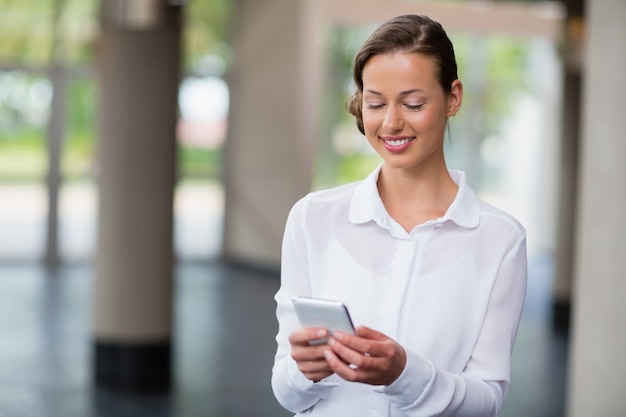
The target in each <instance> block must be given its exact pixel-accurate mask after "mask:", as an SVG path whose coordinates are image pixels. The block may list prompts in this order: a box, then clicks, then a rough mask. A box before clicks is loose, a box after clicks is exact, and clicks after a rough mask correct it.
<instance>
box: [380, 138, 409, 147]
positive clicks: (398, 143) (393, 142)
mask: <svg viewBox="0 0 626 417" xmlns="http://www.w3.org/2000/svg"><path fill="white" fill-rule="evenodd" d="M409 141H410V139H409V138H406V139H398V140H386V141H385V142H387V143H388V144H389V145H391V146H402V145H405V144H407V143H409Z"/></svg>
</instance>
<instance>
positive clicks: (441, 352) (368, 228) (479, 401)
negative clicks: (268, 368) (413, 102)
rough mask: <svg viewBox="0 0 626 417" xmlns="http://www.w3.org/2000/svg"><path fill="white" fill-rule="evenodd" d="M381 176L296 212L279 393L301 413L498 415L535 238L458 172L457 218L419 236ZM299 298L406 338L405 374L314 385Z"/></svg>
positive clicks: (284, 291)
mask: <svg viewBox="0 0 626 417" xmlns="http://www.w3.org/2000/svg"><path fill="white" fill-rule="evenodd" d="M379 172H380V167H379V168H378V169H376V170H375V171H374V172H372V173H371V174H370V175H369V176H368V177H367V178H366V179H365V180H364V181H361V182H357V183H353V184H349V185H345V186H341V187H337V188H333V189H330V190H324V191H318V192H314V193H310V194H309V195H307V196H306V197H304V198H303V199H301V200H300V201H299V202H297V203H296V204H295V205H294V207H293V208H292V210H291V212H290V214H289V217H288V219H287V224H286V228H285V234H284V239H283V248H282V265H281V287H280V289H279V290H278V292H277V293H276V296H275V300H276V303H277V310H276V314H277V318H278V323H279V331H278V334H277V336H276V341H277V343H278V349H277V352H276V357H275V363H274V367H273V371H272V388H273V390H274V394H275V396H276V398H277V400H278V401H279V402H280V404H281V405H282V406H283V407H285V408H286V409H288V410H290V411H292V412H294V413H298V414H297V415H304V414H306V415H310V416H325V417H328V416H338V417H349V416H355V417H357V416H358V417H366V416H376V417H379V416H394V417H395V416H440V415H441V416H481V417H486V416H496V415H498V413H499V411H500V408H501V406H502V402H503V400H504V397H505V395H506V393H507V391H508V388H509V383H510V379H509V373H510V357H511V351H512V349H513V343H514V341H515V336H516V333H517V328H518V325H519V320H520V316H521V312H522V307H523V304H524V298H525V294H526V270H527V260H526V231H525V229H524V227H523V226H522V225H521V224H520V223H519V222H517V221H516V220H515V219H514V218H512V217H511V216H510V215H508V214H506V213H504V212H503V211H501V210H498V209H496V208H494V207H492V206H490V205H488V204H487V203H485V202H482V201H480V200H479V199H478V198H477V196H476V195H475V194H474V192H473V191H472V190H471V189H470V187H469V186H468V184H467V181H466V179H465V174H464V173H463V172H460V171H454V170H451V171H450V174H451V175H452V178H453V179H454V181H455V182H456V183H457V184H458V186H459V189H458V192H457V196H456V198H455V200H454V202H453V203H452V204H451V205H450V207H449V209H448V211H447V212H446V214H445V215H444V216H443V217H441V218H439V219H437V220H432V221H428V222H426V223H424V224H421V225H419V226H417V227H415V229H414V230H412V231H411V233H408V232H406V231H405V230H404V229H403V228H402V227H401V226H400V225H399V224H398V223H396V222H395V221H394V220H393V219H392V218H391V217H390V216H389V214H388V213H387V211H386V210H385V208H384V206H383V203H382V201H381V199H380V196H379V194H378V190H377V187H376V181H377V178H378V174H379ZM295 295H301V296H309V297H318V298H327V299H333V300H341V301H343V302H344V303H345V304H346V305H347V306H348V309H349V310H350V313H351V315H352V319H353V321H354V324H355V325H356V326H358V325H365V326H368V327H371V328H373V329H376V330H378V331H380V332H382V333H384V334H386V335H387V336H389V337H391V338H393V339H394V340H396V341H397V342H399V343H400V344H401V345H402V346H403V347H404V348H405V350H406V352H407V364H406V367H405V369H404V371H403V373H402V374H401V375H400V377H399V378H398V379H397V380H396V381H394V382H393V383H392V384H391V385H389V386H370V385H366V384H359V383H350V382H347V381H345V380H343V379H341V378H340V377H339V376H337V375H331V376H329V377H327V378H325V379H323V380H322V381H319V382H317V383H313V382H311V381H309V380H308V379H306V378H305V377H304V375H303V374H302V373H301V372H300V371H299V370H298V368H297V365H296V363H295V361H294V360H293V359H292V358H291V356H290V345H289V342H288V337H289V335H290V334H291V332H293V331H294V330H295V329H297V328H299V327H300V324H299V322H298V318H297V317H296V314H295V312H294V309H293V306H292V304H291V299H292V297H293V296H295Z"/></svg>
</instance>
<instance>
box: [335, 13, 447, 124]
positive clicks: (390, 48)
mask: <svg viewBox="0 0 626 417" xmlns="http://www.w3.org/2000/svg"><path fill="white" fill-rule="evenodd" d="M389 52H406V53H418V54H422V55H426V56H429V57H432V58H434V59H435V62H436V63H437V67H438V71H437V79H438V81H439V84H440V85H441V88H443V91H444V92H445V93H446V94H448V93H449V92H450V91H451V88H452V82H453V81H454V80H456V79H457V78H458V75H457V65H456V58H455V56H454V47H453V46H452V42H451V41H450V39H449V38H448V35H447V34H446V32H445V30H444V29H443V27H442V26H441V24H439V23H438V22H435V21H434V20H432V19H430V18H429V17H427V16H418V15H404V16H398V17H395V18H393V19H391V20H389V21H387V22H386V23H383V24H382V26H380V27H379V28H378V29H376V30H375V31H374V33H372V34H371V35H370V36H369V38H367V40H366V41H365V43H364V44H363V46H362V47H361V49H360V50H359V52H358V53H357V54H356V57H355V58H354V67H353V74H352V76H353V78H354V82H355V83H356V88H357V90H356V92H355V93H354V94H353V95H352V97H350V99H349V100H348V102H347V104H346V108H347V110H348V112H350V114H352V115H353V116H354V117H356V122H357V126H358V127H359V130H360V131H361V133H363V134H365V130H364V129H363V113H362V110H363V109H362V105H363V100H362V99H363V68H364V67H365V64H367V62H368V61H369V59H370V58H372V57H373V56H375V55H381V54H386V53H389Z"/></svg>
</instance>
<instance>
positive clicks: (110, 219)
mask: <svg viewBox="0 0 626 417" xmlns="http://www.w3.org/2000/svg"><path fill="white" fill-rule="evenodd" d="M150 5H151V6H153V7H147V6H150ZM103 6H104V7H103V9H102V10H103V27H102V31H101V37H100V40H99V42H98V52H99V56H98V58H99V62H98V73H99V74H98V75H99V86H100V105H99V119H98V125H99V131H98V132H99V135H98V150H97V155H98V187H99V193H100V196H99V202H100V207H99V216H98V247H97V257H96V276H95V282H94V311H93V336H94V345H95V351H94V362H95V366H94V368H95V380H96V384H97V385H99V386H104V387H107V388H111V389H116V390H121V391H126V392H150V391H158V390H163V389H167V388H168V387H169V384H170V358H171V334H172V274H173V248H172V246H173V243H172V241H173V239H172V235H173V232H172V229H173V193H174V181H175V159H176V158H175V156H176V137H175V127H176V120H177V95H178V85H179V76H180V75H179V65H180V64H179V63H180V29H181V28H180V18H179V17H180V16H179V12H178V10H175V8H171V9H166V8H164V6H163V4H162V2H161V1H160V0H153V1H151V2H145V1H141V2H137V1H132V0H110V1H109V0H105V1H104V3H103ZM109 6H111V7H110V8H109ZM121 6H124V7H121ZM139 6H141V7H139Z"/></svg>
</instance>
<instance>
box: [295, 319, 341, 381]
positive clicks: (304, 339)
mask: <svg viewBox="0 0 626 417" xmlns="http://www.w3.org/2000/svg"><path fill="white" fill-rule="evenodd" d="M324 337H328V330H326V329H324V328H317V327H315V328H313V327H311V328H306V327H302V328H300V329H298V330H296V331H294V332H293V333H291V335H290V336H289V343H290V344H291V357H292V358H293V359H294V360H295V361H296V363H297V364H298V369H299V370H300V372H302V373H303V374H304V376H306V377H307V379H309V380H311V381H313V382H318V381H320V380H322V379H324V378H326V377H327V376H329V375H332V374H333V371H332V369H330V366H329V365H328V362H326V359H325V357H324V351H325V350H328V344H326V343H321V344H314V345H312V344H310V342H311V341H312V340H316V339H320V338H324Z"/></svg>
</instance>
